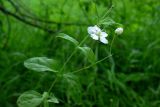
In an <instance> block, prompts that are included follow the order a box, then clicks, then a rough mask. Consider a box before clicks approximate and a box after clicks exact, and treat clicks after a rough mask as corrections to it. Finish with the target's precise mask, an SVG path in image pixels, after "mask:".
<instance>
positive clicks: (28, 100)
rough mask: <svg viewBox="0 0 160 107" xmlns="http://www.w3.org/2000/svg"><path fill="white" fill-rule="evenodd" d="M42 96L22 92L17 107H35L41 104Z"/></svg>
mask: <svg viewBox="0 0 160 107" xmlns="http://www.w3.org/2000/svg"><path fill="white" fill-rule="evenodd" d="M42 100H43V99H42V95H41V94H40V93H38V92H36V91H33V90H32V91H27V92H24V93H23V94H22V95H21V96H20V97H19V98H18V100H17V104H18V107H37V106H38V105H40V104H41V102H42Z"/></svg>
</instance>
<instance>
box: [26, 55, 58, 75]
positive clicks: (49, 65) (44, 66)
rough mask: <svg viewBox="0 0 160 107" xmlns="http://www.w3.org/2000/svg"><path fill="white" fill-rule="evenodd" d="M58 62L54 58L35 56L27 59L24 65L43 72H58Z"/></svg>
mask: <svg viewBox="0 0 160 107" xmlns="http://www.w3.org/2000/svg"><path fill="white" fill-rule="evenodd" d="M57 65H58V64H57V62H56V61H55V60H53V59H48V58H47V57H34V58H30V59H28V60H26V61H25V62H24V66H25V67H26V68H28V69H30V70H34V71H38V72H43V71H52V72H57V70H55V69H56V67H57Z"/></svg>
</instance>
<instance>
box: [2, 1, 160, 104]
mask: <svg viewBox="0 0 160 107" xmlns="http://www.w3.org/2000/svg"><path fill="white" fill-rule="evenodd" d="M90 1H91V0H77V1H72V0H54V1H53V0H46V1H43V0H40V1H36V0H24V1H21V0H20V1H19V3H20V4H21V5H25V8H27V9H28V8H29V10H30V12H31V13H36V16H38V17H41V18H43V19H46V20H54V21H56V22H61V23H65V22H70V23H85V24H89V25H94V24H96V22H97V14H98V15H99V17H101V16H102V15H103V14H104V13H105V12H106V7H107V9H109V7H108V6H109V0H108V1H106V0H101V1H100V0H99V1H96V2H95V3H93V2H90ZM57 2H58V3H57ZM4 3H5V5H6V6H8V9H10V10H11V11H14V10H13V9H12V8H10V7H11V6H10V5H9V4H7V2H4ZM17 3H18V2H17ZM113 5H114V8H113V9H112V10H111V13H110V14H109V16H110V17H111V18H112V19H113V20H115V21H116V22H118V23H121V24H123V27H124V33H123V34H122V35H120V36H118V37H116V38H115V41H114V43H113V46H112V56H111V57H109V58H107V59H106V60H104V61H102V62H100V63H98V64H95V65H93V66H91V67H88V66H89V65H91V63H90V62H88V61H87V59H86V58H85V57H84V55H83V54H81V53H80V52H79V51H78V52H76V53H75V54H74V55H73V56H72V57H71V59H70V61H68V63H67V64H66V66H65V67H64V71H63V73H64V75H63V77H62V78H61V77H60V78H58V80H57V82H56V83H55V84H54V87H53V88H52V90H51V91H52V92H53V93H54V95H55V96H56V97H57V98H58V100H59V101H60V103H59V104H50V107H54V106H55V107H106V106H107V107H159V106H160V100H159V99H160V97H159V96H160V84H159V83H160V79H159V78H160V67H159V63H160V59H159V54H160V51H159V50H160V45H159V44H160V38H159V35H160V32H159V27H160V21H159V17H160V3H159V2H158V1H157V0H140V1H139V0H122V1H118V0H113ZM22 7H24V6H22ZM71 7H72V8H71ZM96 11H97V13H96ZM23 12H25V11H24V10H23ZM0 19H1V20H0V43H1V44H0V47H1V50H0V92H1V94H0V105H1V106H3V107H16V106H17V104H16V101H17V98H18V97H19V96H20V95H21V94H22V93H23V92H25V91H28V90H36V91H38V92H39V93H43V92H44V91H47V90H48V89H49V88H50V86H51V84H52V82H53V81H54V80H55V78H56V75H55V74H53V73H50V72H44V73H37V72H34V71H32V70H28V69H27V68H25V67H24V65H23V63H24V61H25V60H27V59H28V58H31V57H37V56H39V57H42V56H46V57H49V58H53V59H56V60H58V61H59V63H60V65H61V66H62V65H63V64H64V62H65V61H66V60H67V58H68V57H69V56H70V54H71V53H72V52H73V51H74V49H75V47H74V46H73V45H72V43H70V42H67V41H65V40H63V39H60V38H56V37H55V36H57V34H50V33H46V32H44V31H42V30H40V29H37V28H34V27H31V26H28V25H26V24H24V23H22V22H19V21H17V20H15V19H14V18H12V17H9V16H8V18H7V17H6V16H5V15H3V14H1V13H0ZM8 21H9V23H8ZM44 26H46V27H47V25H44ZM51 27H52V29H55V30H57V29H58V30H59V29H60V30H61V32H63V33H65V34H68V35H70V36H71V37H74V38H75V39H76V40H78V41H79V42H80V41H82V40H83V38H84V37H86V36H87V35H88V34H87V27H88V26H84V25H82V26H80V25H70V26H65V25H60V24H59V25H55V24H54V25H51ZM105 30H106V31H107V32H109V41H111V40H112V38H113V30H114V27H112V26H109V27H107V28H106V29H105ZM6 40H7V44H6V45H5V46H4V44H5V41H6ZM82 45H83V46H89V47H91V49H92V50H93V52H94V53H95V55H96V58H97V60H101V59H103V58H105V57H107V56H108V55H109V53H108V50H109V48H110V44H109V45H104V44H101V43H99V42H96V41H94V40H92V39H91V38H87V40H86V42H85V43H83V44H82ZM84 67H87V68H86V69H83V68H84ZM81 69H82V70H81ZM77 70H81V71H79V72H76V73H72V72H74V71H77Z"/></svg>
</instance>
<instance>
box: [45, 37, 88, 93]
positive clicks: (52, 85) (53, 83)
mask: <svg viewBox="0 0 160 107" xmlns="http://www.w3.org/2000/svg"><path fill="white" fill-rule="evenodd" d="M87 38H88V36H86V37H85V38H84V39H83V40H82V41H81V42H80V44H79V45H78V46H77V47H76V48H75V50H74V51H73V52H72V53H71V55H70V56H69V57H68V59H67V60H66V62H65V63H64V64H63V66H62V68H61V70H60V72H62V71H63V69H64V67H65V66H66V64H67V63H68V62H69V61H70V59H71V58H72V56H73V55H74V54H75V53H76V51H77V49H78V47H79V46H81V45H82V44H83V43H84V42H85V40H86V39H87ZM57 80H58V76H56V78H55V80H54V81H53V82H52V84H51V87H50V88H49V90H48V92H49V93H50V91H51V90H52V88H53V87H54V85H55V83H56V82H57Z"/></svg>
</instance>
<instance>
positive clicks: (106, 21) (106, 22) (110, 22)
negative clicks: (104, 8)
mask: <svg viewBox="0 0 160 107" xmlns="http://www.w3.org/2000/svg"><path fill="white" fill-rule="evenodd" d="M100 24H102V25H105V26H110V25H114V24H116V22H115V21H114V20H113V19H111V18H109V17H107V18H105V19H103V20H101V21H100Z"/></svg>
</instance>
